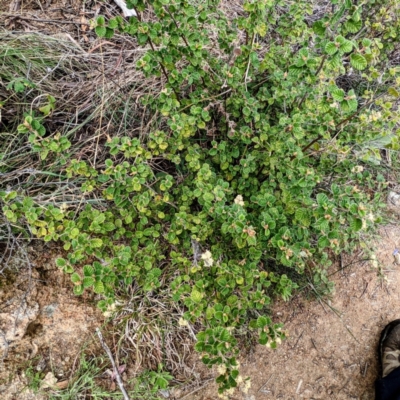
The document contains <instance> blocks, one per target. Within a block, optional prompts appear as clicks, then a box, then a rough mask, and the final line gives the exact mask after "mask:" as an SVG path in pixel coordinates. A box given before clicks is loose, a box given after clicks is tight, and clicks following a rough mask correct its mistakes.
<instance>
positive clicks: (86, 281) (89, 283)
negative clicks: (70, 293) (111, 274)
mask: <svg viewBox="0 0 400 400" xmlns="http://www.w3.org/2000/svg"><path fill="white" fill-rule="evenodd" d="M94 282H95V280H94V278H92V277H89V276H85V277H84V278H83V281H82V283H83V287H84V288H85V289H86V288H89V287H90V286H93V285H94Z"/></svg>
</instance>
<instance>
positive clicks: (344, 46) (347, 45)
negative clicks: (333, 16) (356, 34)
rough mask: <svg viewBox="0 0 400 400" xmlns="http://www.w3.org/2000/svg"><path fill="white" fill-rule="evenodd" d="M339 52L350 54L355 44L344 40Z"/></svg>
mask: <svg viewBox="0 0 400 400" xmlns="http://www.w3.org/2000/svg"><path fill="white" fill-rule="evenodd" d="M339 50H340V51H341V52H342V53H350V52H351V51H352V50H353V43H351V42H350V40H346V39H345V40H344V41H343V42H342V43H341V44H340V47H339Z"/></svg>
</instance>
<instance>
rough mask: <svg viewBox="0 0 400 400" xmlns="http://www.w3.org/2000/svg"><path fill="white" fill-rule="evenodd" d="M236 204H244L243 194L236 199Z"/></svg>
mask: <svg viewBox="0 0 400 400" xmlns="http://www.w3.org/2000/svg"><path fill="white" fill-rule="evenodd" d="M234 202H235V204H239V206H242V207H243V206H244V201H243V196H242V195H241V194H238V195H237V196H236V198H235V200H234Z"/></svg>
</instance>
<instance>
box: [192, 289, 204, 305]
mask: <svg viewBox="0 0 400 400" xmlns="http://www.w3.org/2000/svg"><path fill="white" fill-rule="evenodd" d="M190 298H191V299H192V301H193V302H194V303H200V302H201V300H202V298H203V294H202V293H201V292H199V291H198V290H197V289H195V288H193V290H192V293H191V294H190Z"/></svg>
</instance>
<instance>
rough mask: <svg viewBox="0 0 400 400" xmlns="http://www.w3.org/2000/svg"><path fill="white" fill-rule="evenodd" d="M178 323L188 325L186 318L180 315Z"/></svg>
mask: <svg viewBox="0 0 400 400" xmlns="http://www.w3.org/2000/svg"><path fill="white" fill-rule="evenodd" d="M178 325H179V326H188V322H187V321H186V319H183V318H182V317H181V318H179V321H178Z"/></svg>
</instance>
